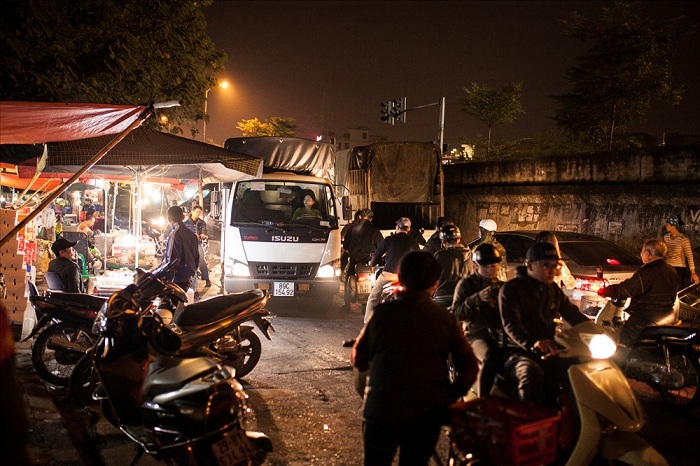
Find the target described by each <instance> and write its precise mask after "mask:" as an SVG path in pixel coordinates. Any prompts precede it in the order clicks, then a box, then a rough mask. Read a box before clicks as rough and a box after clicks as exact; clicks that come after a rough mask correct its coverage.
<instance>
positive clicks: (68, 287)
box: [48, 237, 85, 293]
mask: <svg viewBox="0 0 700 466" xmlns="http://www.w3.org/2000/svg"><path fill="white" fill-rule="evenodd" d="M76 244H78V242H77V241H68V240H67V239H65V238H63V237H61V238H58V239H57V240H56V241H55V242H54V243H53V244H52V245H51V251H53V253H54V254H55V255H56V258H55V259H53V260H52V261H51V262H49V268H48V271H49V272H55V273H56V274H58V275H59V276H60V277H61V279H62V280H63V286H64V287H65V290H64V291H67V292H69V293H85V287H84V286H83V282H82V280H81V274H80V268H79V267H78V263H77V257H78V253H77V252H76V251H75V249H74V248H73V246H75V245H76Z"/></svg>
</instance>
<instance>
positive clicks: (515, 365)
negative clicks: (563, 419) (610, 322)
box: [498, 242, 588, 404]
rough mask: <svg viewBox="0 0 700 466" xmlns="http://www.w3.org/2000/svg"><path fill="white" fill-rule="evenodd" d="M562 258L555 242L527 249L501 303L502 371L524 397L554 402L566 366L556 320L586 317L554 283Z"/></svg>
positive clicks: (503, 290) (575, 321) (505, 286)
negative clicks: (556, 336) (560, 353)
mask: <svg viewBox="0 0 700 466" xmlns="http://www.w3.org/2000/svg"><path fill="white" fill-rule="evenodd" d="M560 260H561V257H560V256H559V253H558V252H557V248H556V247H555V246H554V245H553V244H551V243H546V242H542V243H535V244H533V245H532V247H530V249H528V251H527V253H526V265H524V266H520V267H518V268H517V271H516V277H515V278H513V279H512V280H510V281H508V282H506V283H505V284H503V286H502V287H501V291H500V292H499V295H498V305H499V310H500V314H501V321H502V323H503V330H504V333H505V336H506V338H505V356H504V357H505V360H504V369H505V371H506V373H507V374H509V375H510V376H511V377H512V378H513V379H514V380H516V381H517V383H518V397H519V398H520V399H521V400H525V401H530V402H533V403H538V404H543V403H544V402H547V403H552V402H556V400H557V395H558V389H559V386H560V384H561V383H562V382H563V381H565V380H566V369H567V368H566V367H565V364H564V363H563V361H562V360H560V359H559V358H557V357H553V356H556V355H557V354H558V349H557V346H556V344H555V343H554V333H555V330H556V324H555V322H554V319H555V318H556V317H562V318H563V319H564V320H565V321H566V322H567V323H569V324H571V325H576V324H578V323H581V322H585V321H587V320H588V317H586V316H585V315H584V314H582V313H581V312H580V311H579V309H578V307H576V306H575V305H574V304H573V303H571V301H569V298H567V296H566V295H565V294H564V292H563V291H562V290H561V288H560V287H559V285H557V284H556V283H554V279H555V277H556V272H557V269H559V267H560Z"/></svg>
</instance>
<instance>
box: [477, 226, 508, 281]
mask: <svg viewBox="0 0 700 466" xmlns="http://www.w3.org/2000/svg"><path fill="white" fill-rule="evenodd" d="M497 230H498V225H497V224H496V221H495V220H493V219H490V218H484V219H482V220H481V221H479V238H477V239H476V240H474V241H472V242H471V243H469V247H470V248H471V249H472V250H475V249H476V248H477V247H479V245H481V244H484V243H489V244H493V245H494V246H495V247H496V248H497V249H498V252H500V253H501V267H499V269H498V279H499V280H501V281H506V280H508V277H507V272H508V259H506V248H504V247H503V245H502V244H501V243H499V242H498V240H497V239H496V237H495V236H494V234H495V233H496V231H497Z"/></svg>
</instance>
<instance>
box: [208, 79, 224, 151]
mask: <svg viewBox="0 0 700 466" xmlns="http://www.w3.org/2000/svg"><path fill="white" fill-rule="evenodd" d="M215 87H221V88H223V89H226V88H227V87H228V81H226V80H223V81H219V83H218V84H217V85H216V86H215ZM210 90H211V88H209V89H207V90H206V91H205V92H204V125H203V127H202V139H203V140H204V142H207V101H208V100H209V91H210Z"/></svg>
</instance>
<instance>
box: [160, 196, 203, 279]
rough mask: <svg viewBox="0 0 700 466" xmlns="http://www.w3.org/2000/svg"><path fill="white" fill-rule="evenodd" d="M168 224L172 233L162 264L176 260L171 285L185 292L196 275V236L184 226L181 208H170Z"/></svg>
mask: <svg viewBox="0 0 700 466" xmlns="http://www.w3.org/2000/svg"><path fill="white" fill-rule="evenodd" d="M167 215H168V223H170V225H171V226H172V227H173V231H172V233H171V234H170V236H169V237H168V244H167V245H166V247H165V253H164V254H163V263H167V262H172V261H174V260H176V259H178V260H179V261H178V264H177V266H176V269H175V276H174V277H173V283H175V284H176V285H177V286H179V287H180V288H182V289H183V290H184V291H187V290H188V289H189V288H190V286H191V285H192V277H193V276H194V274H195V273H197V265H198V264H199V250H198V245H199V243H198V241H197V235H195V234H194V233H192V231H190V230H189V229H188V228H187V226H185V224H184V222H183V219H184V217H185V214H184V212H183V211H182V208H180V207H179V206H172V207H170V208H169V209H168V214H167Z"/></svg>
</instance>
